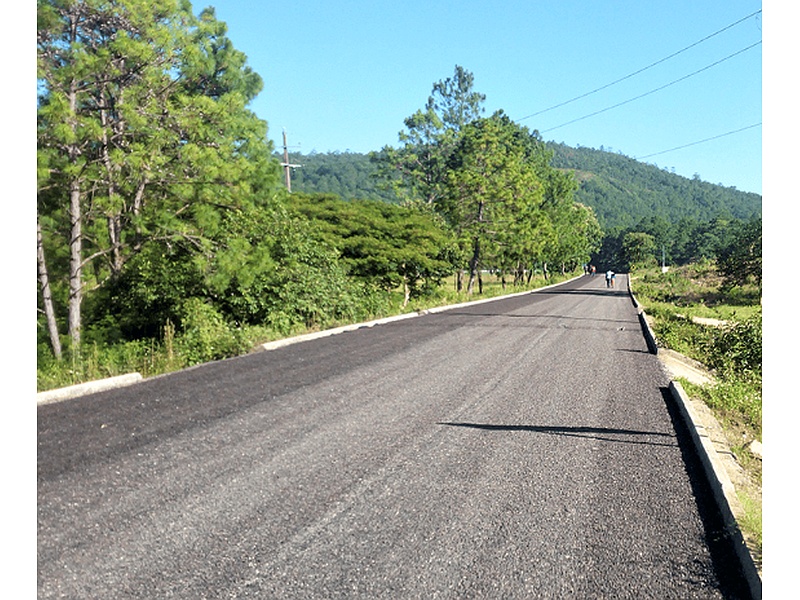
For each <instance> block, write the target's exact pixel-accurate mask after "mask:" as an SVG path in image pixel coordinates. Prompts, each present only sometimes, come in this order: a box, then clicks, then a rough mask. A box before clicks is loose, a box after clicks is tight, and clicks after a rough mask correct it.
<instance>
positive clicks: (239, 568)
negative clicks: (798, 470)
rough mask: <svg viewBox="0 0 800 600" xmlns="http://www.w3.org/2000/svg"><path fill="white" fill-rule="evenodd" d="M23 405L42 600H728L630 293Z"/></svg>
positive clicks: (367, 334)
mask: <svg viewBox="0 0 800 600" xmlns="http://www.w3.org/2000/svg"><path fill="white" fill-rule="evenodd" d="M618 280H619V281H618V287H619V288H623V289H616V290H607V289H606V287H605V283H604V281H603V279H602V278H601V277H600V276H597V277H594V278H592V277H588V276H587V277H583V278H581V279H579V280H577V281H575V282H572V283H569V284H567V285H565V286H561V287H558V288H552V289H550V290H546V291H543V292H538V293H534V294H529V295H524V296H520V297H515V298H511V299H506V300H499V301H495V302H489V303H484V304H478V305H473V306H469V307H462V308H455V309H453V310H450V311H446V312H442V313H438V314H429V315H425V316H421V317H419V318H413V319H408V320H405V321H400V322H397V323H391V324H386V325H380V326H376V327H373V328H370V329H362V330H358V331H355V332H350V333H343V334H340V335H336V336H333V337H329V338H325V339H321V340H315V341H308V342H303V343H299V344H296V345H292V346H288V347H285V348H281V349H279V350H274V351H269V352H261V353H258V354H253V355H249V356H246V357H242V358H237V359H233V360H228V361H222V362H219V363H214V364H210V365H205V366H202V367H197V368H194V369H189V370H187V371H184V372H181V373H177V374H173V375H170V376H165V377H160V378H156V379H153V380H149V381H145V382H142V383H140V384H137V385H134V386H132V387H129V388H124V389H120V390H116V391H107V392H102V393H99V394H94V395H92V396H86V397H83V398H78V399H74V400H68V401H64V402H60V403H57V404H50V405H43V406H40V407H39V408H38V595H39V598H42V599H44V598H92V599H96V598H102V599H111V598H115V599H118V598H154V599H160V598H186V599H192V600H196V599H199V598H303V599H308V598H392V599H397V598H582V599H583V598H617V599H619V598H637V599H639V598H658V599H665V598H679V599H682V600H683V599H688V598H703V599H713V598H739V597H744V592H743V591H742V590H744V589H746V588H745V587H744V586H743V584H742V582H741V581H739V579H738V578H737V577H736V574H735V572H732V571H735V567H734V565H735V561H733V560H732V559H731V558H730V555H729V554H728V550H727V546H726V544H725V540H724V539H721V538H722V536H721V535H720V533H719V531H720V529H719V524H718V522H717V521H716V520H715V515H714V513H713V510H712V509H713V506H712V505H711V504H710V494H709V493H708V491H707V490H706V489H705V488H704V487H703V484H702V482H701V478H700V475H699V474H700V469H699V466H698V465H697V463H696V460H695V459H694V458H693V456H692V455H691V453H690V452H689V450H688V448H689V445H688V441H686V439H685V433H684V431H683V429H682V426H681V424H680V422H679V421H678V419H677V417H676V416H675V413H674V412H673V410H672V408H671V400H670V399H669V393H668V391H667V389H666V388H667V385H668V378H667V375H666V374H665V373H664V371H663V370H662V367H661V366H660V364H659V362H658V360H657V358H656V357H655V356H653V355H651V354H649V353H648V352H647V346H646V344H645V340H644V337H643V335H642V331H641V328H640V326H639V323H638V320H637V315H636V310H635V308H634V307H633V305H632V303H631V300H630V298H629V296H628V295H627V294H626V293H625V292H624V287H625V280H624V278H622V277H618Z"/></svg>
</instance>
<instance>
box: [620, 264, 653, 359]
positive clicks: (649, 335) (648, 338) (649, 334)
mask: <svg viewBox="0 0 800 600" xmlns="http://www.w3.org/2000/svg"><path fill="white" fill-rule="evenodd" d="M627 279H628V294H630V297H631V302H633V305H634V306H635V307H636V311H637V313H638V315H639V325H641V327H642V333H644V340H645V342H647V349H648V350H650V354H658V344H657V343H656V336H655V334H654V333H653V330H652V329H651V328H650V323H648V322H647V315H645V314H644V309H643V308H642V306H641V305H640V304H639V301H638V300H637V299H636V296H635V295H634V293H633V290H632V289H631V274H630V273H628V276H627Z"/></svg>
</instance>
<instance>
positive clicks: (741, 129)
mask: <svg viewBox="0 0 800 600" xmlns="http://www.w3.org/2000/svg"><path fill="white" fill-rule="evenodd" d="M760 126H761V123H753V124H752V125H748V126H747V127H741V128H740V129H735V130H733V131H728V132H727V133H721V134H719V135H715V136H713V137H710V138H706V139H704V140H698V141H696V142H691V143H689V144H684V145H683V146H676V147H675V148H670V149H669V150H662V151H660V152H653V153H652V154H647V155H645V156H637V157H635V158H634V160H644V159H645V158H652V157H653V156H660V155H661V154H667V153H668V152H675V151H676V150H683V149H684V148H688V147H690V146H697V145H698V144H705V143H706V142H710V141H712V140H718V139H719V138H723V137H727V136H729V135H733V134H735V133H740V132H742V131H747V130H748V129H753V128H754V127H760Z"/></svg>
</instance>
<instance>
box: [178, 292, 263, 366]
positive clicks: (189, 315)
mask: <svg viewBox="0 0 800 600" xmlns="http://www.w3.org/2000/svg"><path fill="white" fill-rule="evenodd" d="M176 346H177V348H178V353H179V354H180V355H181V356H182V357H183V358H184V359H185V360H186V362H187V364H189V365H196V364H200V363H203V362H208V361H212V360H219V359H221V358H227V357H230V356H235V355H236V354H239V353H240V352H242V351H246V350H247V349H248V348H246V347H243V346H246V343H244V344H243V340H242V336H241V335H238V331H237V330H235V329H234V328H232V327H231V326H230V325H229V324H228V323H226V322H225V319H224V318H223V317H222V315H221V314H220V312H219V311H218V310H217V309H216V308H214V307H213V306H212V305H211V304H210V303H209V302H207V301H205V300H203V299H201V298H189V299H188V300H186V302H184V303H183V306H182V311H181V333H180V334H179V335H178V337H177V339H176Z"/></svg>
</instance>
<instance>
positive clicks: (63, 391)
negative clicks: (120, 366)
mask: <svg viewBox="0 0 800 600" xmlns="http://www.w3.org/2000/svg"><path fill="white" fill-rule="evenodd" d="M141 380H142V376H141V374H139V373H128V374H126V375H117V376H116V377H109V378H107V379H99V380H97V381H88V382H86V383H78V384H76V385H71V386H69V387H64V388H59V389H57V390H48V391H46V392H39V393H38V394H36V405H37V406H38V405H41V404H51V403H53V402H60V401H62V400H69V399H70V398H77V397H78V396H84V395H86V394H93V393H95V392H102V391H103V390H110V389H114V388H119V387H124V386H127V385H133V384H134V383H138V382H139V381H141Z"/></svg>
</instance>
